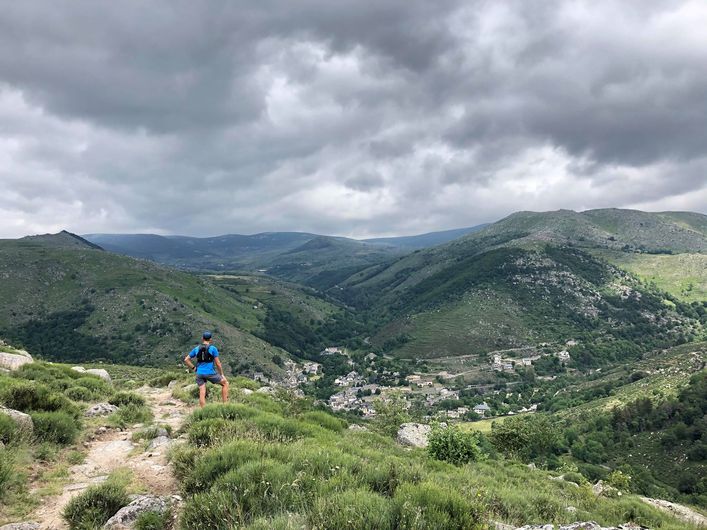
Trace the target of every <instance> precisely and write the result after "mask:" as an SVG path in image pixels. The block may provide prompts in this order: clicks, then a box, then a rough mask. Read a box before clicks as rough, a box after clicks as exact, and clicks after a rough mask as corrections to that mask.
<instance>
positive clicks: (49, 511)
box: [30, 387, 191, 530]
mask: <svg viewBox="0 0 707 530" xmlns="http://www.w3.org/2000/svg"><path fill="white" fill-rule="evenodd" d="M137 392H138V393H139V394H141V395H143V396H144V397H145V399H146V400H147V402H148V405H149V406H150V408H151V409H152V413H153V414H154V418H155V419H154V422H155V424H158V425H169V426H170V427H172V431H173V433H175V432H176V431H177V430H178V429H179V428H180V427H181V425H182V422H183V421H184V418H185V417H186V416H187V414H189V412H190V411H191V410H190V407H189V406H187V405H186V404H185V403H183V402H181V401H179V400H175V399H173V398H172V396H171V391H169V390H166V389H163V388H160V389H156V388H148V387H143V388H140V389H138V390H137ZM139 430H140V428H132V427H131V428H128V429H126V430H125V431H116V430H113V429H108V430H105V431H103V430H102V429H98V431H97V432H96V436H95V438H94V439H93V440H91V441H90V442H88V447H87V448H86V449H87V454H86V459H85V461H84V463H83V464H78V465H75V466H72V467H71V468H70V469H69V473H70V477H69V479H68V482H67V484H66V485H65V486H64V489H63V491H62V493H61V494H60V495H58V496H55V497H46V498H45V499H44V500H43V502H42V504H41V505H40V506H39V508H38V509H37V510H36V511H35V513H34V514H33V515H32V517H31V518H30V520H33V521H36V522H38V523H39V524H40V528H42V529H43V530H64V529H66V528H68V526H67V525H66V523H65V522H64V520H63V519H62V517H61V512H62V511H63V509H64V507H65V506H66V504H67V503H68V502H69V500H70V499H71V498H72V497H74V496H75V495H77V494H79V493H81V492H82V491H83V490H85V489H86V488H87V487H89V486H91V485H93V484H98V483H100V482H102V481H104V480H105V479H106V478H107V477H108V475H110V474H111V473H112V472H113V471H116V470H118V469H127V470H130V471H131V472H132V474H133V477H134V478H135V481H136V482H137V483H138V484H139V485H140V486H141V487H142V489H143V490H144V491H145V492H146V493H152V494H155V495H170V494H177V493H179V488H178V485H177V483H176V481H175V479H174V477H173V475H172V471H171V469H170V468H169V466H168V464H167V455H166V453H167V448H168V446H167V445H162V446H159V447H155V448H154V449H149V450H147V451H143V442H137V443H133V442H132V441H131V438H132V435H133V433H134V432H136V431H139Z"/></svg>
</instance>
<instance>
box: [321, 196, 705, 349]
mask: <svg viewBox="0 0 707 530" xmlns="http://www.w3.org/2000/svg"><path fill="white" fill-rule="evenodd" d="M705 219H707V217H706V216H703V215H701V214H689V213H684V214H683V213H663V214H652V213H645V212H637V211H630V210H594V211H589V212H583V213H576V212H571V211H566V210H561V211H558V212H545V213H533V212H519V213H517V214H513V215H511V216H509V217H508V218H506V219H504V220H502V221H499V222H498V223H495V224H493V225H491V226H489V227H487V228H485V229H484V230H481V231H479V232H477V233H474V234H471V235H469V236H466V237H464V238H461V239H458V240H456V241H453V242H451V243H449V244H446V245H442V246H439V247H435V248H432V249H427V250H423V251H419V252H415V253H413V254H411V255H409V256H406V257H403V258H400V259H398V260H396V261H395V262H394V263H392V264H391V265H389V266H387V267H383V266H377V267H371V268H369V269H367V270H363V271H359V272H358V273H356V274H354V275H352V276H351V277H349V278H348V279H347V280H346V281H345V282H343V283H342V286H343V287H344V291H342V295H343V298H344V300H346V301H347V302H349V303H353V304H358V305H361V306H364V307H373V308H374V311H378V313H379V314H380V315H381V317H380V320H381V321H383V322H388V324H387V325H386V326H383V327H382V328H381V329H380V330H379V333H378V335H377V336H376V338H375V342H376V343H377V344H379V345H380V344H383V343H385V342H386V341H389V340H391V339H395V338H397V337H401V336H404V335H406V336H407V337H408V338H410V339H412V340H410V341H409V342H407V343H404V344H401V345H399V346H397V348H396V352H397V353H398V354H400V355H401V356H405V357H435V356H443V355H460V354H468V353H475V352H478V353H483V352H487V351H492V350H494V349H501V348H504V347H512V346H517V345H521V344H532V343H533V342H534V341H538V340H543V341H547V340H553V339H558V338H560V336H561V335H562V333H568V334H571V333H573V326H572V325H569V326H567V325H563V326H560V327H561V328H563V329H559V328H558V329H555V330H549V329H548V327H549V326H548V325H546V322H547V323H549V322H553V324H557V322H558V321H559V320H558V319H557V318H555V316H556V315H553V312H554V311H555V308H557V307H560V306H563V305H566V304H567V302H568V301H569V303H570V304H572V303H573V302H572V299H573V298H574V294H575V293H573V292H572V291H573V290H574V291H577V290H578V289H576V288H577V287H581V288H580V289H579V291H580V292H581V291H584V293H582V295H581V296H583V297H584V298H585V300H589V299H594V300H593V301H590V303H591V304H594V305H596V301H597V300H599V299H605V298H606V296H607V295H615V294H616V293H617V287H618V286H619V285H622V284H623V285H629V286H631V287H632V288H636V289H639V290H641V289H644V288H643V287H641V286H640V285H638V284H637V282H634V281H632V280H631V279H630V278H626V277H624V275H623V274H622V273H621V271H620V270H616V269H613V270H612V269H611V268H606V267H604V268H605V269H606V273H605V276H607V278H608V277H610V278H608V279H607V280H606V281H604V282H602V283H601V284H599V283H597V282H594V283H595V285H589V284H588V283H587V282H586V281H585V280H586V279H585V278H583V277H582V276H583V274H584V272H585V271H583V270H582V266H581V264H580V267H579V268H578V267H577V266H575V265H576V264H568V261H567V260H564V263H559V266H558V267H556V271H554V272H558V273H559V274H561V275H563V276H561V277H557V278H555V279H556V280H558V281H559V283H564V291H565V293H564V294H562V295H560V296H555V299H554V300H549V299H547V300H546V301H547V302H548V303H546V304H545V306H544V307H543V306H539V307H536V305H535V304H533V303H529V302H532V301H530V300H528V299H527V297H525V301H523V300H519V298H518V297H519V295H520V294H522V293H521V292H520V291H523V290H525V291H533V290H534V291H535V293H534V294H535V295H537V296H539V297H540V299H542V298H543V296H542V295H543V293H542V292H541V290H542V289H533V286H532V285H530V284H532V283H533V282H537V281H538V280H539V282H540V283H545V286H544V287H545V288H546V289H547V288H548V287H549V288H550V289H552V286H551V285H548V284H551V283H553V282H554V283H555V284H556V285H557V284H558V281H554V280H553V279H552V277H551V276H552V275H553V274H554V272H553V271H552V270H551V268H548V267H544V265H543V264H542V263H539V264H538V267H536V270H535V271H533V270H532V268H530V267H527V268H526V270H525V271H523V272H521V273H520V276H518V277H517V278H516V279H515V280H518V279H521V280H522V278H521V276H523V275H525V277H526V279H528V280H529V282H523V281H521V282H518V281H515V280H514V281H515V283H514V284H510V283H509V282H508V279H509V278H508V275H506V276H507V277H506V278H504V277H503V276H504V272H503V271H504V270H505V269H507V268H508V267H509V265H512V262H513V260H516V259H517V258H518V255H519V253H522V252H531V253H540V254H542V253H543V252H544V250H543V247H544V245H546V244H552V245H571V246H572V247H575V248H576V247H580V248H583V249H586V250H590V251H592V252H596V253H597V254H599V255H600V256H601V257H602V258H605V259H606V258H607V257H610V258H611V259H610V261H611V262H612V263H615V264H616V265H618V266H620V267H622V268H626V269H627V270H629V271H630V272H634V273H635V274H636V275H637V276H639V277H641V278H647V277H649V276H648V271H649V266H650V264H660V265H661V266H660V268H659V269H658V270H657V271H656V272H655V273H654V274H652V275H651V276H650V277H651V278H655V279H656V281H655V282H654V283H655V285H656V287H657V288H658V289H662V288H667V290H668V292H671V293H676V291H680V297H682V298H684V299H686V300H687V301H693V300H705V299H707V298H706V297H705V294H704V292H703V290H702V289H703V287H702V286H703V285H704V281H703V277H704V274H703V271H702V269H703V268H704V267H702V265H703V264H705V263H707V262H705V254H699V253H697V252H698V251H704V250H705V249H707V236H706V235H705V234H707V231H706V230H705V228H704V226H705V225H706V224H707V222H706V221H705ZM623 248H629V249H633V250H639V249H648V250H654V251H667V250H670V251H673V252H687V251H689V252H692V253H688V254H678V255H649V254H638V253H634V252H633V251H632V252H630V253H629V252H622V251H621V250H620V249H623ZM503 249H506V252H507V254H506V255H505V257H503V256H501V259H495V260H494V259H493V256H494V255H497V256H499V252H501V251H502V250H503ZM610 249H614V250H610ZM551 259H555V258H554V257H553V258H551ZM484 260H485V261H486V264H484V263H483V262H484ZM561 261H562V260H561ZM601 267H603V266H602V265H596V267H595V268H601ZM676 269H677V270H676ZM493 270H496V271H497V272H498V274H497V278H496V279H494V280H492V281H491V282H487V284H486V285H483V286H479V285H473V283H474V281H473V278H474V277H478V276H480V275H487V276H488V274H489V271H493ZM585 276H586V275H585ZM477 283H479V282H477ZM690 283H692V290H691V291H689V292H688V291H687V287H688V285H689V284H690ZM470 286H471V287H470ZM332 292H333V293H334V294H336V291H332ZM461 295H463V296H461ZM551 295H552V293H551ZM460 298H461V299H460ZM390 307H392V308H393V309H394V311H390V312H386V309H387V308H390ZM543 319H545V322H544V321H543ZM547 319H550V320H547ZM565 324H566V322H565ZM570 324H571V323H570ZM575 329H576V326H575ZM568 338H572V337H571V336H565V339H568Z"/></svg>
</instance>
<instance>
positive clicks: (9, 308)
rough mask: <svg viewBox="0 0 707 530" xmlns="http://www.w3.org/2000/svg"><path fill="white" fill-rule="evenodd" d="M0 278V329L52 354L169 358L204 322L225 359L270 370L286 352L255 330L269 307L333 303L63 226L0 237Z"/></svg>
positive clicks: (265, 329) (161, 361) (295, 310)
mask: <svg viewBox="0 0 707 530" xmlns="http://www.w3.org/2000/svg"><path fill="white" fill-rule="evenodd" d="M0 278H3V280H2V281H0V337H3V338H6V339H8V340H9V341H11V342H12V343H13V344H15V345H18V346H19V345H22V346H25V347H26V348H27V349H29V350H30V351H32V353H33V354H37V355H39V356H40V357H42V358H44V359H48V360H56V361H67V362H81V361H96V360H103V361H112V362H120V363H128V364H139V365H142V364H144V365H153V366H160V365H172V366H173V365H175V364H178V363H180V362H181V359H182V358H183V356H184V354H185V351H186V350H187V349H189V348H190V347H191V346H193V344H195V343H196V341H198V339H199V337H200V333H201V332H202V331H203V330H205V329H211V330H214V331H215V332H216V340H217V343H218V346H219V347H220V348H222V349H223V350H224V352H225V353H226V355H225V357H224V359H225V361H227V362H228V363H229V364H230V365H231V366H232V367H233V368H236V367H240V369H241V370H248V369H250V370H255V369H259V370H264V371H266V372H270V373H276V372H277V371H278V370H280V368H279V367H278V366H277V363H274V362H273V358H274V356H280V357H286V354H285V352H283V350H281V349H279V348H277V347H275V346H273V345H272V344H271V343H268V342H267V341H266V340H263V339H261V338H259V337H262V336H265V335H268V334H269V335H273V336H274V335H275V333H274V332H273V331H272V323H270V322H269V321H268V316H269V311H270V310H273V311H279V312H283V311H284V312H287V313H288V314H289V313H291V315H292V316H291V318H290V320H289V322H294V323H295V324H297V323H298V322H299V321H300V320H302V321H306V322H309V321H310V320H316V321H323V320H326V318H327V315H330V314H333V313H335V312H336V311H338V310H339V308H338V307H337V306H334V305H332V304H330V303H328V302H326V301H325V300H322V299H321V298H313V297H312V296H311V294H308V293H306V292H305V291H303V290H302V289H300V288H298V287H296V286H284V285H280V284H276V283H274V282H273V281H272V280H269V279H266V278H262V277H261V278H257V279H255V280H251V279H249V278H247V277H243V278H237V279H233V280H230V281H229V282H226V281H225V280H224V279H223V278H218V279H211V278H210V277H206V276H197V275H195V274H190V273H186V272H181V271H177V270H174V269H170V268H167V267H164V266H161V265H158V264H154V263H150V262H149V261H145V260H137V259H134V258H130V257H126V256H121V255H118V254H114V253H112V252H105V251H103V250H100V249H99V247H97V246H96V245H95V244H93V243H90V242H88V241H85V240H83V239H82V238H80V237H78V236H75V235H74V234H70V233H68V232H61V233H59V234H54V235H49V234H48V235H43V236H37V237H29V238H23V239H19V240H2V241H0ZM251 281H253V283H252V285H251ZM251 287H252V288H251ZM298 325H300V326H301V325H302V324H298ZM278 342H282V343H284V342H285V341H284V340H280V341H278Z"/></svg>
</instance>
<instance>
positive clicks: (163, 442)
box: [147, 436, 172, 451]
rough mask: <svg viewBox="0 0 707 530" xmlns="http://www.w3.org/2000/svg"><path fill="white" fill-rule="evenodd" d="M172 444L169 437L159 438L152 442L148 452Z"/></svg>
mask: <svg viewBox="0 0 707 530" xmlns="http://www.w3.org/2000/svg"><path fill="white" fill-rule="evenodd" d="M171 443H172V439H171V438H170V437H169V436H158V437H157V438H154V439H153V440H152V441H151V442H150V445H148V446H147V450H148V451H153V450H155V449H157V448H159V447H162V446H165V445H169V444H171Z"/></svg>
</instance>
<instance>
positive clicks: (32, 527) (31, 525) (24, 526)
mask: <svg viewBox="0 0 707 530" xmlns="http://www.w3.org/2000/svg"><path fill="white" fill-rule="evenodd" d="M0 530H39V523H35V522H34V521H27V522H24V523H10V524H6V525H3V526H0Z"/></svg>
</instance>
